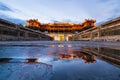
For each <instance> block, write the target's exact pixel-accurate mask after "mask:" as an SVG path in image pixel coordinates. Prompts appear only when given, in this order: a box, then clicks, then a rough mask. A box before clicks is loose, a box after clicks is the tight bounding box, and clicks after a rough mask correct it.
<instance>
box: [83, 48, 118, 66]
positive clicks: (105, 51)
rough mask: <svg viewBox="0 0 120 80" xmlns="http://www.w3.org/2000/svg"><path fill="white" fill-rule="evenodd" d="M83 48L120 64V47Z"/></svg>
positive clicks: (108, 60)
mask: <svg viewBox="0 0 120 80" xmlns="http://www.w3.org/2000/svg"><path fill="white" fill-rule="evenodd" d="M82 50H84V51H86V52H89V53H91V54H94V55H96V56H98V57H100V58H101V59H104V60H105V61H107V62H110V63H112V64H114V65H117V66H120V49H119V48H115V47H102V46H97V47H93V46H92V47H82Z"/></svg>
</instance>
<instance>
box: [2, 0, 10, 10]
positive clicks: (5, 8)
mask: <svg viewBox="0 0 120 80" xmlns="http://www.w3.org/2000/svg"><path fill="white" fill-rule="evenodd" d="M0 10H2V11H12V9H11V8H9V7H8V6H6V5H5V4H3V3H1V2H0Z"/></svg>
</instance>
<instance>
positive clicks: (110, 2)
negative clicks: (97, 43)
mask: <svg viewBox="0 0 120 80" xmlns="http://www.w3.org/2000/svg"><path fill="white" fill-rule="evenodd" d="M1 2H3V3H6V4H7V5H5V4H4V6H6V7H7V8H9V7H8V5H9V6H10V9H12V10H13V11H9V10H8V11H2V12H1V14H4V15H7V16H10V17H12V18H18V19H22V20H26V19H33V18H38V19H39V20H40V22H41V23H48V22H52V21H61V22H62V21H68V22H77V23H81V22H83V21H84V19H88V18H89V19H95V20H97V23H101V22H104V21H107V20H109V19H113V18H116V17H118V16H120V8H119V6H120V4H119V3H120V1H119V0H29V1H27V0H9V1H8V0H1ZM33 5H34V6H33ZM0 6H1V5H0ZM7 8H6V9H7ZM14 8H15V9H14ZM2 9H3V8H2ZM3 10H4V9H3Z"/></svg>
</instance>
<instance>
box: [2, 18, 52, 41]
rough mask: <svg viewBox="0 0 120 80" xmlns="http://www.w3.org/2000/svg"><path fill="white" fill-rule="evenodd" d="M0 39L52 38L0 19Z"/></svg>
mask: <svg viewBox="0 0 120 80" xmlns="http://www.w3.org/2000/svg"><path fill="white" fill-rule="evenodd" d="M0 40H52V38H51V37H50V36H48V35H46V34H44V33H42V32H40V31H35V30H32V29H28V28H24V27H22V26H19V25H16V24H14V23H11V22H8V21H5V20H3V19H0Z"/></svg>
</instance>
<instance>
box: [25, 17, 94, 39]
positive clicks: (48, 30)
mask: <svg viewBox="0 0 120 80" xmlns="http://www.w3.org/2000/svg"><path fill="white" fill-rule="evenodd" d="M27 22H28V24H27V25H26V26H25V27H27V28H32V29H35V30H39V31H41V32H44V33H45V34H47V35H49V36H51V37H52V39H53V40H58V41H68V40H71V36H72V35H73V34H75V33H78V32H81V31H84V30H86V29H89V28H92V27H95V22H96V21H95V20H89V19H85V21H84V22H83V23H82V24H73V23H69V22H54V23H46V24H42V23H40V22H39V21H38V20H37V19H30V20H28V21H27Z"/></svg>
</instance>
